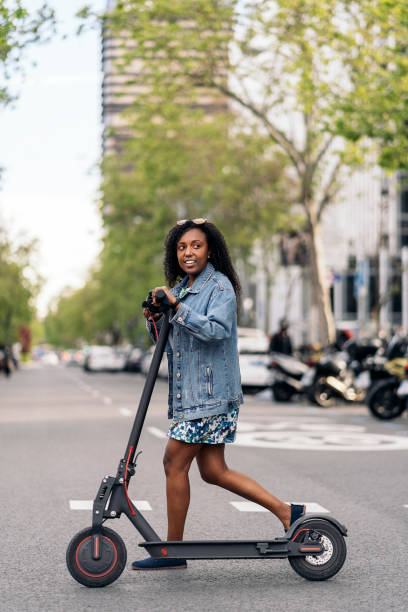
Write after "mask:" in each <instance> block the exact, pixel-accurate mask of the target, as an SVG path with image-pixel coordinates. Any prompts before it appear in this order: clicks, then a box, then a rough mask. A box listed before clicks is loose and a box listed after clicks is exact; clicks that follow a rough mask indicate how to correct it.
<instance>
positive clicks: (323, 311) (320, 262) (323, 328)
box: [304, 202, 336, 345]
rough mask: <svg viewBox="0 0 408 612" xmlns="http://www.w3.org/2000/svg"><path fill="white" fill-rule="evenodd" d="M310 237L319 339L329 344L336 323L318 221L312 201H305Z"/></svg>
mask: <svg viewBox="0 0 408 612" xmlns="http://www.w3.org/2000/svg"><path fill="white" fill-rule="evenodd" d="M304 205H305V209H306V213H307V219H308V234H309V237H310V269H311V273H312V292H313V299H314V301H315V304H316V306H317V308H318V312H319V335H320V338H319V341H320V342H322V344H323V345H327V344H331V343H333V342H335V339H336V325H335V322H334V317H333V311H332V307H331V303H330V293H329V287H328V285H327V280H326V270H325V266H324V258H323V245H322V238H321V226H320V221H319V220H318V218H317V214H316V207H315V205H314V203H313V202H305V203H304Z"/></svg>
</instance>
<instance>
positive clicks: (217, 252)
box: [164, 219, 241, 304]
mask: <svg viewBox="0 0 408 612" xmlns="http://www.w3.org/2000/svg"><path fill="white" fill-rule="evenodd" d="M192 228H198V229H200V230H201V231H202V232H204V234H205V235H206V237H207V243H208V249H209V251H210V253H211V255H210V258H209V261H210V262H211V263H212V265H213V266H214V268H215V269H216V270H218V271H219V272H222V274H225V276H227V277H228V278H229V280H230V281H231V284H232V286H233V288H234V291H235V295H236V298H237V304H239V301H240V296H241V284H240V282H239V278H238V275H237V273H236V272H235V270H234V266H233V265H232V262H231V257H230V254H229V251H228V247H227V245H226V242H225V239H224V236H223V235H222V234H221V232H220V230H219V229H218V228H217V227H215V225H214V224H213V223H210V222H209V221H206V222H205V223H200V224H198V223H194V221H192V220H191V219H189V220H188V221H186V222H185V223H183V225H175V226H174V227H172V228H171V230H170V231H169V233H168V234H167V238H166V241H165V244H164V246H165V254H164V274H165V276H166V280H167V282H168V284H169V285H170V287H174V285H175V284H176V283H177V282H178V281H179V280H180V279H181V278H183V277H184V276H185V272H184V271H183V270H182V269H181V268H180V266H179V263H178V259H177V243H178V241H179V240H180V238H181V236H182V235H183V234H184V233H185V232H187V231H188V230H190V229H192Z"/></svg>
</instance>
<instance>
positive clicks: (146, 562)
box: [132, 557, 187, 570]
mask: <svg viewBox="0 0 408 612" xmlns="http://www.w3.org/2000/svg"><path fill="white" fill-rule="evenodd" d="M186 567H187V561H186V560H185V559H152V557H148V558H147V559H143V561H133V563H132V569H134V570H163V569H185V568H186Z"/></svg>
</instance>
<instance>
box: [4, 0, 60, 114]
mask: <svg viewBox="0 0 408 612" xmlns="http://www.w3.org/2000/svg"><path fill="white" fill-rule="evenodd" d="M53 25H54V11H53V10H52V9H51V8H50V7H49V6H47V4H43V5H42V6H41V8H40V9H39V10H37V11H35V12H34V11H32V12H29V11H28V9H27V8H25V6H24V4H23V2H22V1H21V0H0V70H1V71H2V73H3V76H4V77H5V78H6V79H8V78H9V77H10V73H11V72H12V71H13V70H15V69H17V68H19V66H20V63H21V59H22V57H23V53H24V50H25V49H26V48H27V47H28V46H31V45H32V44H34V43H38V42H39V41H40V40H44V38H46V37H47V35H48V34H49V32H50V31H51V30H52V28H53ZM11 99H12V96H11V94H10V92H9V90H8V89H7V87H5V86H3V87H0V104H7V103H8V102H10V100H11Z"/></svg>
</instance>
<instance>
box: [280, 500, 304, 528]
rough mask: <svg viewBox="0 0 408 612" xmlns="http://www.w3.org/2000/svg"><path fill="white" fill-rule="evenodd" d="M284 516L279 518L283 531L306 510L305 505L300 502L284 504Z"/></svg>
mask: <svg viewBox="0 0 408 612" xmlns="http://www.w3.org/2000/svg"><path fill="white" fill-rule="evenodd" d="M285 506H286V508H285V512H284V518H282V519H281V521H282V523H283V527H284V529H285V531H287V530H288V529H289V527H290V526H291V525H293V523H294V522H295V521H297V520H298V519H299V518H300V517H301V516H303V515H304V514H305V512H306V506H304V505H300V504H290V506H289V505H288V504H285Z"/></svg>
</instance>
